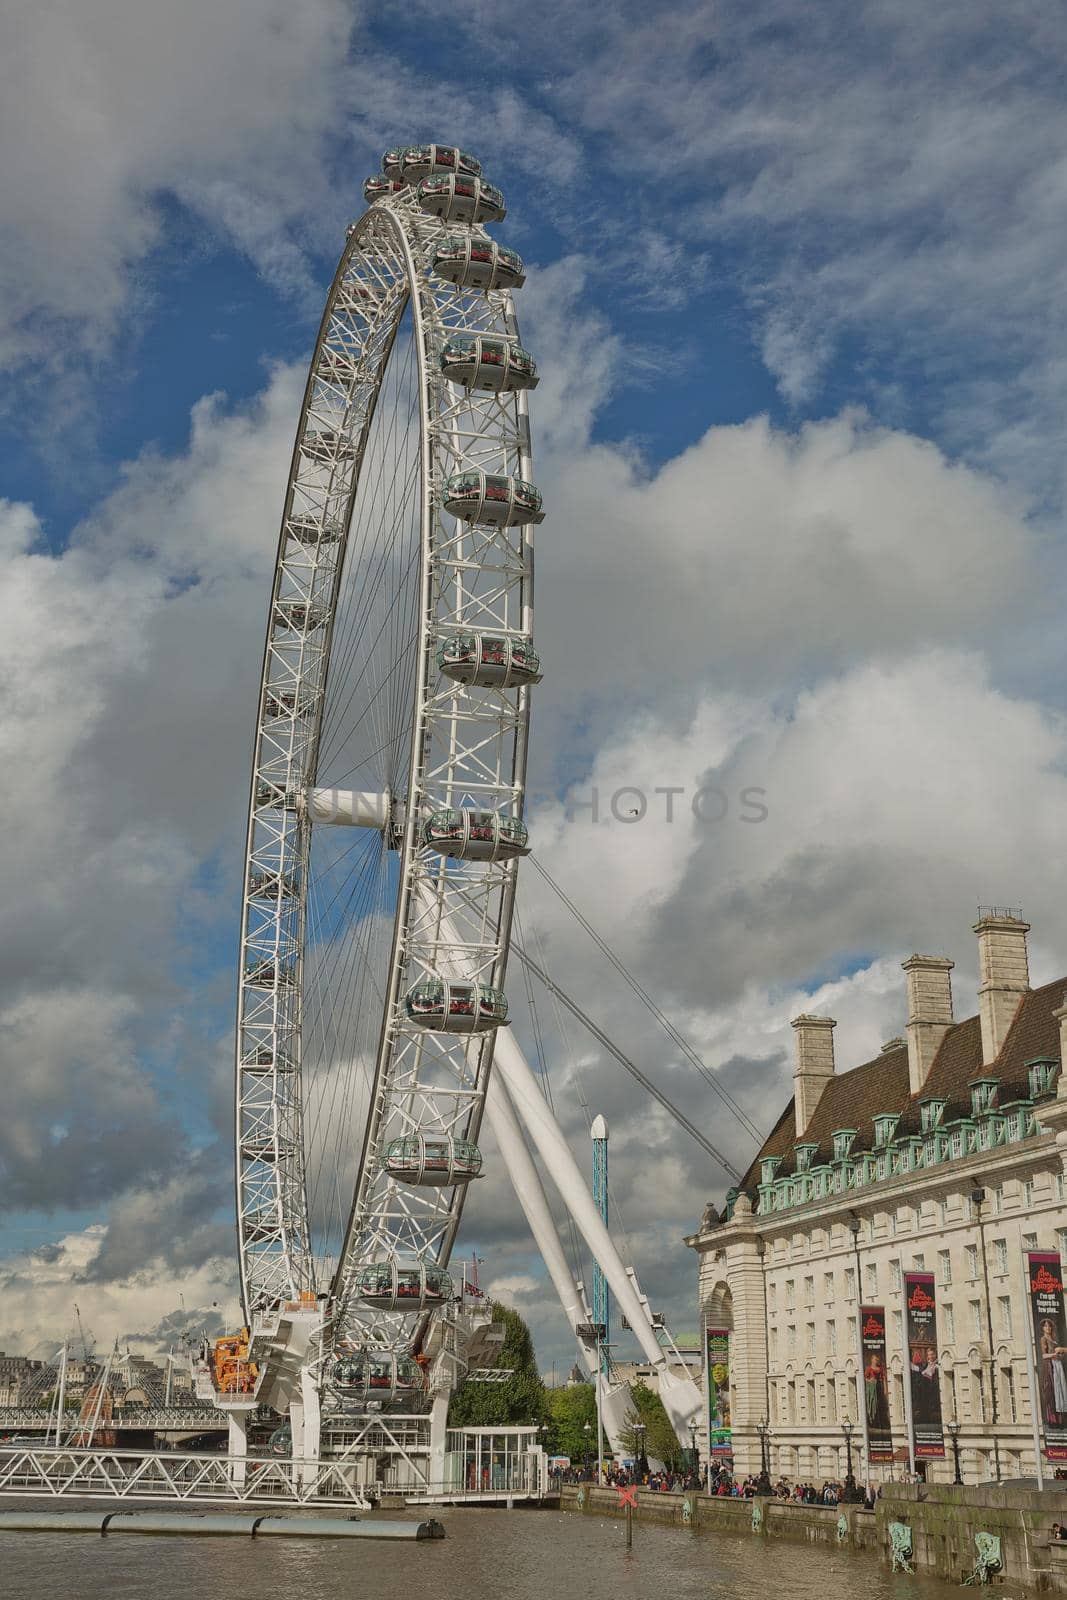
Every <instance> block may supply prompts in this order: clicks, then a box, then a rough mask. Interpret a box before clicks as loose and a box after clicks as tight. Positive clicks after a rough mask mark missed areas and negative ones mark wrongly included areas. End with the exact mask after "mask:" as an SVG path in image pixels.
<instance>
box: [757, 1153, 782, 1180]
mask: <svg viewBox="0 0 1067 1600" xmlns="http://www.w3.org/2000/svg"><path fill="white" fill-rule="evenodd" d="M781 1164H782V1158H781V1156H764V1158H763V1160H762V1161H761V1162H760V1182H761V1183H773V1182H774V1180H775V1178H776V1177H777V1175H778V1168H779V1167H780V1166H781Z"/></svg>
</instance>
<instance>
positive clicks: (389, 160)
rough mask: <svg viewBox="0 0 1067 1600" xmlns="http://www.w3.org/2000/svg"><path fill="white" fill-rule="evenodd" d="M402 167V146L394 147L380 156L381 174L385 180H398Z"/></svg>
mask: <svg viewBox="0 0 1067 1600" xmlns="http://www.w3.org/2000/svg"><path fill="white" fill-rule="evenodd" d="M403 165H404V146H403V145H402V144H399V145H395V146H394V147H393V149H391V150H387V151H386V152H385V154H384V155H383V156H382V172H383V173H384V174H385V176H386V177H387V178H392V179H394V180H397V179H399V177H400V174H401V170H402V168H403Z"/></svg>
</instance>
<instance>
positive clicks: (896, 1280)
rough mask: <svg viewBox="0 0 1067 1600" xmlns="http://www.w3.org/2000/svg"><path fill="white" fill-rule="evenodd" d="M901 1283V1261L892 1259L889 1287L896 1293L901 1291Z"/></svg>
mask: <svg viewBox="0 0 1067 1600" xmlns="http://www.w3.org/2000/svg"><path fill="white" fill-rule="evenodd" d="M900 1284H901V1279H900V1262H899V1261H891V1262H890V1263H889V1287H890V1288H891V1289H892V1290H893V1293H894V1294H899V1293H900Z"/></svg>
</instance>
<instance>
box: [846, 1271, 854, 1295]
mask: <svg viewBox="0 0 1067 1600" xmlns="http://www.w3.org/2000/svg"><path fill="white" fill-rule="evenodd" d="M855 1298H856V1269H855V1267H846V1268H845V1299H846V1300H855Z"/></svg>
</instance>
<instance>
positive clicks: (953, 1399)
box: [948, 1367, 960, 1422]
mask: <svg viewBox="0 0 1067 1600" xmlns="http://www.w3.org/2000/svg"><path fill="white" fill-rule="evenodd" d="M948 1402H949V1405H950V1406H951V1407H952V1411H951V1416H952V1420H953V1421H954V1422H956V1421H958V1420H959V1414H960V1412H959V1397H958V1395H957V1394H956V1369H955V1367H949V1369H948Z"/></svg>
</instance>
